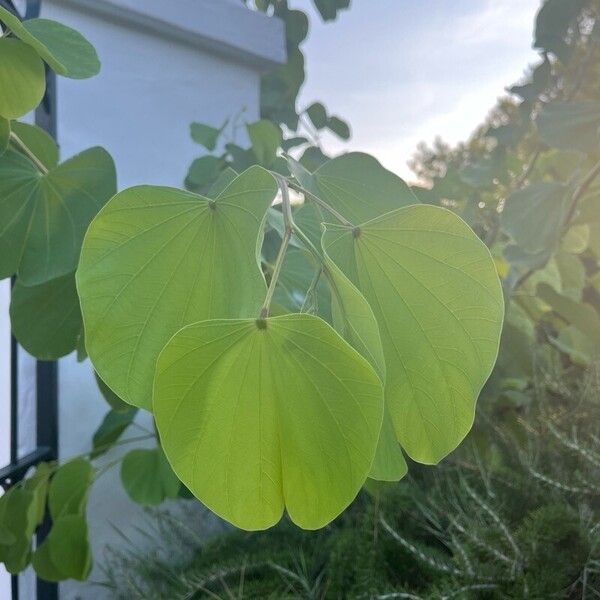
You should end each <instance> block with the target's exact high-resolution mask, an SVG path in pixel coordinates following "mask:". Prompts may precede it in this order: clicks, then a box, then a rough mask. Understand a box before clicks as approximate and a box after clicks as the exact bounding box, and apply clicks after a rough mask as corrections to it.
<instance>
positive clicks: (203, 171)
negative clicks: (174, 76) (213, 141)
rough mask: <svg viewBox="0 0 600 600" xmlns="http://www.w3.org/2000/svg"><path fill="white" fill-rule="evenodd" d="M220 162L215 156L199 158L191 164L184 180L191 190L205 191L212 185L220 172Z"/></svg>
mask: <svg viewBox="0 0 600 600" xmlns="http://www.w3.org/2000/svg"><path fill="white" fill-rule="evenodd" d="M221 166H222V161H221V159H219V158H217V157H216V156H201V157H200V158H197V159H196V160H194V162H192V164H191V165H190V168H189V170H188V173H187V177H186V180H185V183H186V186H187V187H188V188H191V189H198V190H205V189H206V188H207V187H209V186H210V185H211V184H213V183H214V182H215V181H216V180H217V179H218V177H219V173H220V172H221Z"/></svg>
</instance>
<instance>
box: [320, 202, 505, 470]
mask: <svg viewBox="0 0 600 600" xmlns="http://www.w3.org/2000/svg"><path fill="white" fill-rule="evenodd" d="M323 246H324V248H325V249H326V250H327V253H328V254H329V256H330V257H331V258H332V260H334V261H335V263H336V264H337V265H338V266H339V267H340V268H341V269H342V271H343V272H344V273H345V274H346V275H347V276H348V278H349V279H350V280H351V281H352V282H353V283H354V285H356V287H357V288H358V289H359V290H360V291H361V292H362V294H363V295H364V297H365V298H366V300H367V301H368V302H369V304H370V306H371V308H372V309H373V312H374V314H375V317H376V318H377V321H378V323H379V329H380V333H381V341H382V343H383V351H384V355H385V362H386V385H385V394H386V404H387V406H388V408H389V411H390V415H391V417H392V421H393V423H394V428H395V430H396V435H397V436H398V439H399V441H400V443H401V444H402V446H403V447H404V449H405V450H406V451H407V453H408V454H409V455H410V456H411V458H413V459H414V460H416V461H419V462H423V463H427V464H431V463H437V462H438V461H439V460H441V459H442V458H443V457H444V456H446V455H447V454H448V453H449V452H451V451H452V450H453V449H454V448H455V447H456V446H457V445H458V444H459V443H460V441H461V440H462V439H463V438H464V436H465V435H466V433H467V432H468V431H469V429H470V428H471V425H472V424H473V418H474V410H475V402H476V400H477V396H478V395H479V392H480V390H481V388H482V386H483V384H484V383H485V381H486V380H487V378H488V376H489V374H490V372H491V369H492V367H493V365H494V363H495V361H496V356H497V352H498V344H499V340H500V331H501V329H502V319H503V314H504V308H503V298H502V290H501V287H500V282H499V279H498V275H497V273H496V268H495V266H494V261H493V259H492V257H491V255H490V253H489V250H488V249H487V247H486V246H485V245H484V244H483V243H482V242H481V240H479V239H478V238H477V236H476V235H475V234H474V233H473V231H472V230H471V229H470V228H469V227H468V226H467V225H466V224H465V223H464V221H462V220H461V219H460V218H458V217H457V216H456V215H454V214H453V213H451V212H450V211H448V210H445V209H443V208H438V207H433V206H427V205H415V206H409V207H406V208H401V209H398V210H395V211H392V212H390V213H387V214H385V215H383V216H381V217H379V218H377V219H373V220H371V221H368V222H367V223H365V224H363V225H361V226H360V227H359V228H358V229H352V228H348V227H343V226H338V225H329V224H327V225H326V232H325V234H324V238H323Z"/></svg>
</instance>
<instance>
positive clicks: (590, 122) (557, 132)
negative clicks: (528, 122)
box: [536, 101, 600, 154]
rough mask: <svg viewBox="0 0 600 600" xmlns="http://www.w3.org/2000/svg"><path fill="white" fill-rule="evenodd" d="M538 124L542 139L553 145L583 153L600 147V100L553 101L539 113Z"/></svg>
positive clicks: (588, 152)
mask: <svg viewBox="0 0 600 600" xmlns="http://www.w3.org/2000/svg"><path fill="white" fill-rule="evenodd" d="M536 125H537V129H538V132H539V134H540V138H541V139H542V141H544V142H546V144H548V145H549V146H552V147H553V148H558V149H559V150H577V151H579V152H583V153H584V154H590V153H593V152H597V151H598V149H600V134H599V132H598V128H599V127H600V102H593V101H580V102H552V103H551V104H547V105H546V106H545V107H544V108H543V110H542V111H541V112H540V113H539V115H538V117H537V119H536Z"/></svg>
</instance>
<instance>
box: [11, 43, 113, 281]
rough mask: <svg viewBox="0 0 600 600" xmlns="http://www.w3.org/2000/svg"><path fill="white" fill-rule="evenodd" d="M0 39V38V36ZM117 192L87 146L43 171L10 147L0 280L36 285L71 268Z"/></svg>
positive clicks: (103, 157) (98, 152) (108, 166)
mask: <svg viewBox="0 0 600 600" xmlns="http://www.w3.org/2000/svg"><path fill="white" fill-rule="evenodd" d="M0 41H1V40H0ZM115 190H116V175H115V167H114V163H113V161H112V158H111V157H110V155H109V154H108V153H107V152H106V151H105V150H103V149H102V148H90V149H89V150H86V151H85V152H82V153H81V154H78V155H77V156H74V157H73V158H71V159H69V160H67V161H66V162H64V163H62V164H61V165H59V166H58V167H56V168H55V169H52V170H50V172H49V173H48V174H47V175H42V174H41V173H40V172H39V171H38V170H37V169H36V167H35V166H34V165H33V163H31V162H30V161H29V160H28V159H27V158H25V157H24V156H22V155H20V154H18V153H16V152H13V151H11V150H9V151H7V152H5V153H4V155H3V156H2V157H0V197H2V198H3V202H2V203H1V204H0V221H1V222H2V223H4V224H5V225H4V227H3V228H2V229H1V230H0V278H3V277H7V276H10V275H13V274H14V273H15V272H18V275H19V278H20V280H21V283H23V284H24V285H37V284H40V283H44V282H46V281H49V280H51V279H55V278H56V277H61V276H63V275H66V274H67V273H70V272H72V271H74V270H75V267H76V266H77V262H78V260H79V249H80V246H81V241H82V239H83V235H84V233H85V230H86V229H87V226H88V225H89V223H90V221H91V220H92V218H93V217H94V215H95V214H96V212H97V211H98V209H99V208H100V207H101V206H102V205H103V204H104V203H105V202H106V201H107V200H108V199H109V198H110V196H112V195H113V194H114V192H115Z"/></svg>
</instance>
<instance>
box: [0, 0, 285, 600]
mask: <svg viewBox="0 0 600 600" xmlns="http://www.w3.org/2000/svg"><path fill="white" fill-rule="evenodd" d="M95 2H96V3H97V5H101V4H106V5H107V6H108V7H109V10H104V12H102V11H100V12H98V11H96V8H97V6H96V7H93V9H92V8H90V7H91V6H92V5H91V4H90V3H89V2H86V1H85V0H82V1H79V0H45V1H44V3H43V12H42V14H43V16H44V17H47V18H53V19H56V20H59V21H62V22H64V23H66V24H68V25H71V26H73V27H74V28H76V29H78V30H79V31H81V32H82V33H83V34H84V35H85V36H86V37H87V38H88V39H89V40H90V41H91V42H92V43H93V44H94V46H95V47H96V49H97V51H98V54H99V56H100V59H101V61H102V72H101V74H100V75H99V76H98V77H96V78H93V79H90V80H85V81H72V80H68V79H63V78H59V80H58V141H59V144H60V147H61V158H62V159H63V160H64V159H65V158H68V157H70V156H72V155H73V154H75V153H77V152H79V151H82V150H84V149H85V148H88V147H90V146H94V145H101V146H104V147H105V148H106V149H107V150H108V151H109V152H110V153H111V155H112V156H113V158H114V159H115V163H116V166H117V174H118V186H119V189H123V188H125V187H129V186H132V185H135V184H140V183H149V184H160V185H171V186H179V187H181V186H182V182H183V179H184V177H185V174H186V171H187V167H188V165H189V163H190V162H191V161H192V159H193V158H195V157H197V156H198V155H200V154H201V148H200V147H199V146H197V145H195V144H194V143H193V142H192V141H191V140H190V138H189V124H190V123H191V122H192V121H201V122H204V123H209V124H213V125H220V124H221V123H222V122H223V121H224V120H225V119H226V118H228V117H230V116H232V115H234V114H236V113H238V112H239V111H240V110H241V109H243V108H245V112H244V117H243V120H247V121H252V120H255V119H256V118H258V97H259V78H260V72H261V70H264V68H266V67H267V66H268V64H269V62H276V61H281V60H282V57H283V56H284V52H285V51H284V42H283V32H282V28H281V24H280V23H267V21H271V20H270V19H267V17H264V16H262V15H261V16H260V20H257V17H258V15H256V14H251V15H248V13H249V11H247V9H244V8H243V7H241V6H240V4H241V3H239V2H234V1H233V0H193V1H192V2H190V0H169V2H164V1H162V0H161V2H156V1H155V0H144V3H140V2H139V0H135V2H132V1H131V0H107V1H106V2H105V1H104V0H95ZM119 3H120V4H122V5H124V6H125V7H127V6H130V7H134V8H136V10H144V8H145V7H147V8H149V9H150V8H152V9H153V10H154V11H155V12H154V13H153V16H152V19H150V20H144V19H138V18H137V17H136V18H130V17H131V15H129V17H127V18H121V17H120V16H119V14H120V13H119V11H118V10H113V9H112V8H111V6H112V5H115V6H117V8H118V5H119ZM146 3H147V4H146ZM222 5H223V6H224V5H227V8H225V9H224V8H223V6H222ZM161 10H163V11H165V19H166V20H167V22H166V24H165V23H162V22H161V21H160V19H158V20H156V15H157V13H156V11H161ZM167 10H168V11H179V12H178V13H177V17H178V19H179V21H178V22H177V23H176V24H175V26H171V25H170V24H169V23H168V18H169V15H168V13H166V11H167ZM223 10H225V11H231V12H230V13H229V12H225V13H224V12H223ZM181 11H188V12H189V14H187V15H186V18H188V19H189V24H190V30H189V31H187V30H184V29H183V28H182V20H181V18H180V17H181V14H182V13H181ZM240 11H245V12H244V13H242V12H240ZM172 14H173V13H172ZM229 14H230V15H231V18H233V19H234V20H235V19H238V20H239V21H236V22H235V35H233V33H234V32H233V31H231V22H230V20H229V18H228V19H227V21H225V20H223V19H224V16H227V15H229ZM205 17H206V18H213V19H220V20H221V25H219V23H216V27H213V28H212V30H213V31H216V32H217V33H218V32H219V28H221V29H222V31H223V32H225V33H227V35H229V38H228V39H227V40H224V41H223V44H222V45H223V52H221V49H220V47H219V44H220V42H219V39H218V36H217V39H216V40H215V39H211V40H209V42H207V43H204V41H203V40H202V39H201V38H202V35H201V32H200V33H199V31H198V30H196V29H195V25H197V24H202V25H203V26H204V25H205V23H204V21H203V19H204V18H205ZM136 19H137V20H136ZM265 32H266V33H267V34H268V35H267V38H268V39H267V41H268V43H265ZM238 35H239V37H238ZM269 36H271V38H269ZM255 37H260V38H261V40H260V44H259V45H258V46H257V45H256V44H255V40H254V38H255ZM269 39H270V40H271V41H269ZM236 40H239V42H240V44H239V48H238V47H236V44H237V41H236ZM270 47H272V48H270ZM255 50H256V52H255ZM271 50H272V56H270V53H271ZM236 135H237V136H238V139H237V140H236V141H237V142H241V141H243V140H242V139H241V137H239V136H242V135H243V128H241V129H240V128H238V130H237V133H236ZM6 296H7V288H6V286H4V288H2V289H0V310H2V311H3V313H4V314H5V313H6V307H5V306H4V305H5V304H6ZM5 324H6V318H4V320H2V319H1V318H0V337H1V339H0V343H2V348H1V351H2V357H4V356H5V350H4V348H5V345H6V339H7V332H6V331H4V329H6V327H5ZM5 362H6V361H4V360H2V361H0V383H3V382H5V381H6V379H5V370H6V367H7V365H5V364H4V363H5ZM22 364H23V365H24V368H31V365H32V364H33V363H32V362H31V361H29V363H28V362H27V360H26V358H25V357H23V361H22ZM27 365H29V367H27ZM58 377H59V427H60V430H59V436H60V449H59V453H60V458H61V460H66V459H68V458H69V457H71V456H75V455H78V454H81V453H84V452H87V451H89V449H90V441H91V437H92V434H93V432H94V431H95V429H96V428H97V427H98V425H99V424H100V422H101V420H102V418H103V416H104V414H105V413H106V412H107V410H108V407H107V404H106V402H105V401H104V400H103V399H102V397H101V396H100V394H99V392H98V389H97V387H96V384H95V382H94V379H93V375H92V370H91V365H90V364H89V361H85V362H83V363H77V361H76V359H75V357H74V356H73V355H71V356H68V357H66V358H64V359H62V360H61V361H60V362H59V372H58ZM24 389H25V388H24ZM2 398H4V394H3V395H2ZM33 402H34V399H33V398H32V397H29V396H28V397H26V398H22V400H21V408H20V410H21V411H22V414H23V415H26V414H28V413H30V412H31V409H32V406H33V404H32V403H33ZM3 409H4V406H3ZM140 425H142V426H149V425H150V418H149V415H147V414H144V415H142V416H141V417H140ZM34 432H35V419H32V418H28V419H25V420H24V422H23V434H22V438H23V439H22V440H21V441H22V447H23V448H24V449H25V448H27V447H29V446H30V445H31V441H32V440H34ZM139 434H140V433H139V431H138V432H137V433H136V431H135V429H132V430H131V432H130V433H129V435H131V436H133V435H139ZM126 435H127V434H126ZM4 451H5V449H4V448H0V455H2V456H3V455H4V454H3V453H4ZM125 451H126V448H125V449H122V448H119V449H114V450H113V451H111V452H109V453H108V454H107V455H106V456H105V457H104V458H103V459H102V462H101V463H100V464H102V463H104V464H108V463H109V462H112V461H113V460H114V459H115V458H118V457H119V456H120V455H122V454H123V453H124V452H125ZM88 518H89V524H90V538H91V542H92V548H93V552H94V556H95V567H94V571H93V573H92V577H91V580H95V581H99V580H101V579H102V574H101V572H100V570H99V568H98V565H99V563H101V562H102V555H103V551H104V548H105V547H106V545H107V544H114V543H119V537H118V535H117V534H116V533H115V529H116V530H118V531H120V532H121V533H123V534H125V535H126V536H131V537H133V538H134V539H135V538H136V537H137V536H136V534H135V527H136V525H138V524H139V523H140V522H141V519H142V511H141V510H140V508H139V507H138V506H136V505H134V504H133V503H131V502H130V501H129V499H128V498H127V496H126V495H125V493H124V492H123V490H122V487H121V484H120V481H119V472H118V467H117V468H113V469H111V470H109V471H108V472H106V473H105V474H103V475H102V477H100V479H99V480H98V481H97V483H96V484H95V485H94V487H93V491H92V494H91V497H90V502H89V509H88ZM22 579H23V585H22V598H24V599H28V598H29V597H33V596H30V594H32V593H33V592H32V589H31V577H29V579H28V578H27V577H23V578H22ZM103 594H104V592H103V591H102V589H101V588H99V587H96V586H93V585H91V584H88V583H86V584H79V583H74V582H68V583H65V584H62V585H61V597H62V598H69V599H70V598H73V599H74V598H84V599H85V598H94V599H95V598H103V597H105V596H104V595H103ZM106 597H109V596H106Z"/></svg>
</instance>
